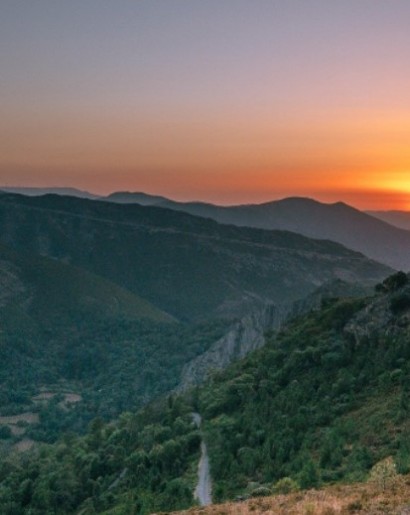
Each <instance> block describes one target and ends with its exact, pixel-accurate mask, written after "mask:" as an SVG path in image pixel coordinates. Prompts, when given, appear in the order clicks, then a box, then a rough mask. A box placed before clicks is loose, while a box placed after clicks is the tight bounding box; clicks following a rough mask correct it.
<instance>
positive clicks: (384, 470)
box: [369, 456, 398, 492]
mask: <svg viewBox="0 0 410 515" xmlns="http://www.w3.org/2000/svg"><path fill="white" fill-rule="evenodd" d="M397 477H398V474H397V470H396V464H395V463H394V461H393V458H392V457H391V456H389V457H388V458H385V459H384V460H382V461H379V462H378V463H376V465H374V466H373V467H372V469H371V471H370V476H369V481H370V482H373V483H376V485H377V486H378V488H380V490H382V491H383V492H385V491H386V490H387V489H388V488H391V487H392V486H393V485H394V483H395V482H396V480H397Z"/></svg>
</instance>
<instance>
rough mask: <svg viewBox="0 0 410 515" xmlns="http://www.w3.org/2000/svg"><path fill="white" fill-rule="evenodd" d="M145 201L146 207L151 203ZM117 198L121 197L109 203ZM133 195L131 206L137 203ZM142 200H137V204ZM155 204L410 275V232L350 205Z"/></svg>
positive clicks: (300, 201)
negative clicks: (284, 235)
mask: <svg viewBox="0 0 410 515" xmlns="http://www.w3.org/2000/svg"><path fill="white" fill-rule="evenodd" d="M147 197H149V195H147V196H146V197H145V200H144V202H145V205H147V203H148V202H149V198H147ZM110 198H111V201H112V199H114V200H115V199H116V198H118V197H116V196H115V195H113V196H110V197H108V198H107V200H110ZM132 198H133V197H132V193H127V202H128V203H131V202H132ZM136 200H137V198H135V201H136ZM152 202H153V205H156V206H161V207H168V208H170V209H175V210H179V211H184V212H188V213H190V214H194V215H197V216H202V217H205V218H211V219H213V220H216V221H218V222H220V223H223V224H233V225H237V226H246V227H255V228H261V229H269V230H289V231H292V232H296V233H298V234H302V235H304V236H307V237H310V238H319V239H329V240H332V241H337V242H338V243H341V244H343V245H345V246H347V247H348V248H351V249H353V250H357V251H359V252H362V253H363V254H365V255H367V256H368V257H371V258H373V259H376V260H377V261H381V262H383V263H385V264H388V265H389V266H391V267H393V268H396V269H403V270H406V271H407V270H410V231H407V230H404V229H400V228H398V227H396V226H394V225H392V224H390V223H388V222H387V221H384V220H380V219H378V218H376V217H374V216H372V215H371V214H368V213H366V212H362V211H360V210H358V209H356V208H354V207H352V206H350V205H348V204H346V203H345V202H342V201H339V202H335V203H330V204H326V203H322V202H319V201H317V200H315V199H311V198H305V197H289V198H285V199H281V200H273V201H269V202H265V203H262V204H243V205H236V206H235V205H234V206H218V205H215V204H209V203H204V202H177V201H173V200H169V199H167V200H165V201H164V200H160V201H158V200H157V197H153V198H152Z"/></svg>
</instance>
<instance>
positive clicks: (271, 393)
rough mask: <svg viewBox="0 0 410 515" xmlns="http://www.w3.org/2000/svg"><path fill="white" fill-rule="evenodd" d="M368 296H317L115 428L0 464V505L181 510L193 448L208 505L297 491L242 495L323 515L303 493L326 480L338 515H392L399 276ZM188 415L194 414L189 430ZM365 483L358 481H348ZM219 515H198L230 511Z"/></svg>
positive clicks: (400, 460)
mask: <svg viewBox="0 0 410 515" xmlns="http://www.w3.org/2000/svg"><path fill="white" fill-rule="evenodd" d="M376 291H377V293H376V294H375V295H373V296H368V297H364V298H342V299H340V298H339V299H337V298H336V299H332V300H331V299H328V300H326V301H325V302H323V305H322V308H321V309H319V310H316V311H314V312H312V313H309V314H305V315H304V316H302V317H300V318H298V319H296V320H294V321H292V322H291V323H290V324H288V325H287V326H286V327H284V328H283V330H282V331H281V332H280V333H279V334H275V335H272V336H271V337H270V339H269V342H268V344H267V345H266V346H264V347H262V348H261V349H259V350H256V351H255V352H253V353H252V354H250V355H249V356H247V357H246V358H245V359H244V360H241V361H239V362H237V363H235V364H234V365H231V366H230V367H229V368H228V369H226V370H225V371H223V372H219V373H218V374H215V375H214V377H212V380H211V381H209V383H208V384H206V385H205V386H203V387H201V388H197V389H195V390H193V391H192V392H188V393H187V394H184V395H183V396H170V397H168V398H167V399H164V400H161V401H158V402H155V403H152V404H150V405H149V406H146V407H145V408H144V409H142V410H141V411H139V412H138V413H136V414H131V413H129V414H126V415H123V416H122V417H121V418H120V419H119V420H118V422H116V423H111V424H109V425H105V424H103V423H102V422H101V421H100V420H98V419H96V420H94V421H93V423H92V424H91V425H90V428H89V431H88V432H87V434H86V435H85V436H83V437H74V436H67V437H66V438H65V439H63V440H62V441H60V442H59V443H58V445H51V446H48V447H47V448H44V449H39V450H33V452H32V453H29V454H26V455H25V456H24V457H23V458H21V459H19V458H18V457H13V459H9V460H3V461H2V463H1V464H0V509H1V510H2V512H4V513H6V514H8V513H20V512H21V513H29V512H30V513H33V514H39V513H41V510H42V512H44V511H50V512H52V511H53V510H54V511H58V510H60V512H63V513H80V512H81V513H82V512H84V513H88V512H90V513H92V512H96V513H107V514H111V515H114V514H115V513H129V512H132V510H134V512H136V513H141V514H149V513H158V512H167V513H169V512H170V511H172V510H176V509H187V508H188V507H189V506H192V505H193V504H194V499H193V491H194V487H195V482H196V471H197V465H198V461H199V458H200V448H201V440H202V439H203V440H204V441H205V442H206V445H207V447H208V449H209V457H210V464H211V469H210V470H211V475H212V495H213V501H214V502H219V501H222V500H225V499H234V498H236V497H237V496H240V497H241V498H246V497H252V498H256V497H258V496H259V497H261V496H266V495H268V494H270V493H273V492H274V493H277V494H278V493H279V494H282V493H284V491H289V490H290V491H293V490H296V489H302V490H305V492H303V491H302V492H298V493H297V494H295V496H291V498H290V499H288V498H285V497H284V496H283V495H281V496H279V497H276V498H275V499H274V500H271V499H261V498H259V499H254V500H253V501H249V503H247V504H245V505H244V509H246V508H247V507H248V506H249V507H250V506H251V505H252V509H251V510H250V511H252V512H254V513H258V512H259V511H258V510H263V511H266V510H267V509H269V507H270V503H272V506H274V507H280V509H282V508H283V511H282V512H281V511H278V513H286V509H285V508H286V507H289V512H290V511H291V509H292V507H293V506H295V504H296V503H297V502H299V501H302V500H303V499H306V500H307V504H306V506H305V505H302V506H300V508H301V510H302V511H301V513H307V512H308V513H314V507H315V506H317V505H316V504H315V502H316V500H318V501H320V502H322V503H324V505H323V508H324V511H323V512H321V511H319V512H318V513H323V514H324V513H330V512H331V511H330V508H329V507H328V506H327V503H326V500H327V497H326V496H325V495H324V494H323V495H320V496H317V495H316V494H315V493H314V492H313V493H312V491H310V492H308V491H307V490H310V489H312V488H315V489H317V488H318V487H319V486H321V485H326V484H329V483H330V484H332V485H334V486H332V487H331V490H332V492H333V500H334V502H335V503H336V504H334V505H333V506H335V505H336V506H339V505H340V504H339V503H338V502H337V499H336V498H338V497H339V495H338V494H337V492H341V491H349V492H350V493H349V495H352V502H351V503H349V506H347V510H348V511H349V512H353V511H354V512H359V513H360V511H361V510H362V508H363V509H364V510H365V508H364V507H369V510H368V511H367V512H366V511H364V513H379V511H377V510H378V509H379V508H380V513H382V512H383V513H398V511H397V509H398V506H399V505H402V504H403V503H405V502H407V501H406V499H407V500H408V497H406V496H407V493H406V492H408V484H406V482H408V476H405V475H404V474H408V473H409V471H410V432H409V419H410V369H409V358H410V346H409V334H410V277H408V276H406V275H405V274H403V273H398V274H395V275H393V276H391V277H389V278H387V279H386V280H385V281H384V282H383V283H380V284H379V285H377V288H376ZM193 412H199V413H200V414H201V415H202V425H201V431H199V430H198V427H197V425H196V424H195V418H197V417H195V418H194V417H193ZM202 448H203V446H202ZM369 477H370V480H371V482H370V484H369V486H366V485H354V486H352V485H351V484H352V483H354V482H361V481H366V480H367V479H368V478H369ZM337 483H339V485H336V484H337ZM340 483H348V484H349V487H348V489H347V488H346V487H343V486H340ZM396 488H397V490H396ZM325 491H328V490H327V489H326V490H325ZM360 491H363V492H364V495H363V497H361V496H360V495H357V496H356V493H357V492H360ZM365 491H367V492H370V491H371V492H373V493H372V495H374V498H373V497H371V498H369V496H368V495H365ZM379 491H380V496H379V494H378V492H379ZM387 494H388V499H386V495H387ZM335 497H336V498H335ZM381 497H383V499H386V502H387V504H386V503H385V502H383V503H381V502H379V501H380V499H381ZM290 501H292V502H290ZM312 503H313V508H312ZM398 503H400V504H398ZM309 506H310V507H309ZM387 506H391V507H392V509H393V510H396V511H386V510H387ZM228 508H232V510H233V511H224V509H225V508H224V507H215V509H214V508H209V511H207V510H208V509H204V510H203V512H204V513H236V511H235V507H234V506H231V507H228ZM325 508H326V510H327V511H325ZM241 509H242V508H241ZM272 509H273V510H274V508H272ZM13 510H14V511H13ZM332 510H333V508H332ZM372 510H373V511H372ZM274 511H275V510H274ZM361 512H362V513H363V510H362V511H361ZM244 513H247V512H246V511H244ZM275 513H276V511H275ZM403 513H405V512H403Z"/></svg>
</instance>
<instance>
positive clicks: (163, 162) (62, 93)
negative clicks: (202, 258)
mask: <svg viewBox="0 0 410 515" xmlns="http://www.w3.org/2000/svg"><path fill="white" fill-rule="evenodd" d="M409 17H410V4H409V3H408V2H407V1H405V0H397V1H396V2H394V3H388V2H382V1H381V0H379V1H374V0H363V1H362V2H360V3H358V2H356V1H355V0H346V1H344V2H341V3H331V4H329V2H328V1H327V0H314V1H312V2H309V3H306V2H304V1H302V0H294V1H292V2H286V3H284V2H280V1H279V0H273V1H272V0H256V1H255V2H249V0H237V2H236V3H235V9H232V4H231V3H230V2H227V1H221V0H208V1H207V2H187V1H185V0H172V1H163V0H150V2H134V1H132V0H119V1H118V2H116V3H115V5H114V4H112V2H110V1H109V0H98V1H97V0H91V1H90V2H87V3H86V4H85V3H84V2H81V1H80V0H73V1H72V2H70V3H67V4H55V2H53V1H52V0H39V1H38V2H35V3H33V2H18V3H16V2H3V3H2V5H0V29H1V30H0V47H1V48H2V51H1V56H2V61H3V62H2V70H3V79H4V80H3V81H2V85H1V93H2V95H1V97H0V98H1V100H0V112H1V114H2V116H1V117H0V135H1V138H0V182H3V183H8V184H10V183H13V184H16V185H17V187H23V185H24V184H28V183H29V184H30V185H32V187H46V186H45V185H46V184H49V183H50V182H53V183H54V184H56V185H57V187H64V184H67V183H70V184H73V185H74V186H73V187H76V188H79V189H84V190H89V191H95V192H97V194H107V193H109V192H110V191H115V190H130V191H133V190H134V191H135V190H140V191H157V192H160V193H159V194H161V195H163V196H166V197H171V198H175V199H178V200H180V201H186V200H187V199H189V198H196V199H199V200H200V201H208V202H212V203H217V204H220V205H235V204H240V203H245V202H246V203H261V202H266V201H267V200H268V199H275V198H276V199H277V198H283V197H289V196H295V195H296V196H301V197H312V198H316V199H319V200H320V201H322V202H328V203H329V202H337V201H340V200H342V201H343V202H346V203H348V204H350V205H353V206H355V207H357V208H358V209H362V210H363V209H367V210H369V209H382V210H387V209H398V210H408V209H410V147H409V145H408V134H409V133H410V98H409V95H408V91H409V89H410V76H409V74H408V73H407V70H406V69H405V67H404V66H403V63H405V62H408V61H409V60H410V33H409V31H408V26H407V25H408V23H407V20H408V19H409Z"/></svg>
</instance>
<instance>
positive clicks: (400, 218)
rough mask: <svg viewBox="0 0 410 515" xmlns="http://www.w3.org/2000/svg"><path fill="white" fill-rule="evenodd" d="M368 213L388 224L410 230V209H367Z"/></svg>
mask: <svg viewBox="0 0 410 515" xmlns="http://www.w3.org/2000/svg"><path fill="white" fill-rule="evenodd" d="M367 213H368V214H369V215H371V216H374V217H376V218H379V219H380V220H383V221H384V222H387V223H388V224H391V225H395V226H396V227H400V229H406V230H407V231H410V211H394V210H393V211H367Z"/></svg>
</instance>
